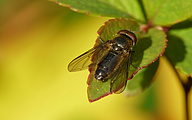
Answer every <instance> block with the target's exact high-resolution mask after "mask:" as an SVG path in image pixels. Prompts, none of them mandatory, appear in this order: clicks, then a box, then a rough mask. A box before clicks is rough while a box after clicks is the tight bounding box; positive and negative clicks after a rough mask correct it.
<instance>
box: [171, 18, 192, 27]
mask: <svg viewBox="0 0 192 120" xmlns="http://www.w3.org/2000/svg"><path fill="white" fill-rule="evenodd" d="M190 27H192V18H190V19H187V20H185V21H183V22H180V23H178V24H175V25H173V26H171V29H183V28H185V29H186V28H190Z"/></svg>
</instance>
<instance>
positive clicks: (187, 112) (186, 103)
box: [182, 77, 192, 120]
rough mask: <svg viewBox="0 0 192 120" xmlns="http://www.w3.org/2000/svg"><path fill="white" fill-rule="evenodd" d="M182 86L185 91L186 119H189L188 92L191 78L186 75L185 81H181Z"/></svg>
mask: <svg viewBox="0 0 192 120" xmlns="http://www.w3.org/2000/svg"><path fill="white" fill-rule="evenodd" d="M182 86H183V89H184V92H185V110H186V120H189V92H190V89H191V87H192V78H191V77H188V81H187V83H183V82H182Z"/></svg>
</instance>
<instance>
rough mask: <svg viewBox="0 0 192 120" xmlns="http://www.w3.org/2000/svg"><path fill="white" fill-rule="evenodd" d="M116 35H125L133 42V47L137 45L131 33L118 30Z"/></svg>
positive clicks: (135, 38)
mask: <svg viewBox="0 0 192 120" xmlns="http://www.w3.org/2000/svg"><path fill="white" fill-rule="evenodd" d="M117 34H120V35H126V36H127V37H128V38H129V39H131V40H132V41H133V45H135V44H136V43H137V37H136V36H135V34H134V33H133V32H131V31H128V30H120V31H119V32H118V33H117Z"/></svg>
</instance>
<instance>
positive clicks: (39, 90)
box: [0, 0, 192, 120]
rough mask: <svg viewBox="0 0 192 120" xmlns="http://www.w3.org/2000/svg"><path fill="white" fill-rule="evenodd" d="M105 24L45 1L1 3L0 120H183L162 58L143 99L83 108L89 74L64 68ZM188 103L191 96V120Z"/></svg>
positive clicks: (176, 88) (112, 99) (118, 98)
mask: <svg viewBox="0 0 192 120" xmlns="http://www.w3.org/2000/svg"><path fill="white" fill-rule="evenodd" d="M108 19H109V18H103V17H93V16H87V15H85V14H82V13H76V12H73V11H71V10H70V9H69V8H65V7H62V6H59V5H57V4H56V3H53V2H50V1H39V0H19V1H14V0H2V1H0V64H1V68H0V120H127V119H130V120H184V118H185V109H184V105H185V104H184V94H183V90H182V86H181V85H180V83H179V80H178V79H177V77H176V75H175V74H174V71H173V70H172V69H171V67H170V65H169V64H168V62H167V61H166V59H165V58H161V60H160V66H159V69H158V72H157V74H156V76H155V78H154V82H153V84H152V85H151V86H150V87H149V88H147V89H146V91H145V92H143V93H142V94H139V95H137V96H135V97H130V98H127V97H126V96H125V95H124V94H118V95H109V96H107V97H105V98H102V99H101V100H99V101H96V102H93V103H89V102H88V99H87V84H86V80H87V77H88V74H89V72H88V70H84V71H80V72H74V73H69V72H68V71H67V65H68V63H69V62H70V61H71V60H72V59H74V58H75V57H77V56H78V55H80V54H82V53H83V52H85V51H86V50H88V49H90V48H92V47H93V45H94V43H95V40H96V38H97V36H98V35H97V30H98V29H99V27H100V26H102V25H103V23H104V22H105V21H106V20H108ZM191 101H192V93H190V104H189V107H190V116H191V118H190V119H191V120H192V114H191V113H192V102H191Z"/></svg>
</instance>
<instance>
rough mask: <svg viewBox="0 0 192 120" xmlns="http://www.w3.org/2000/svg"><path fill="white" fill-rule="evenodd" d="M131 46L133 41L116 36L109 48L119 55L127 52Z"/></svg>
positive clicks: (122, 36)
mask: <svg viewBox="0 0 192 120" xmlns="http://www.w3.org/2000/svg"><path fill="white" fill-rule="evenodd" d="M132 46H133V41H132V40H131V39H130V38H128V37H127V36H125V35H117V36H116V37H115V38H114V39H113V43H112V44H111V48H112V49H113V50H114V51H116V52H118V53H119V54H122V53H124V52H126V51H128V50H129V49H131V48H132Z"/></svg>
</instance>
